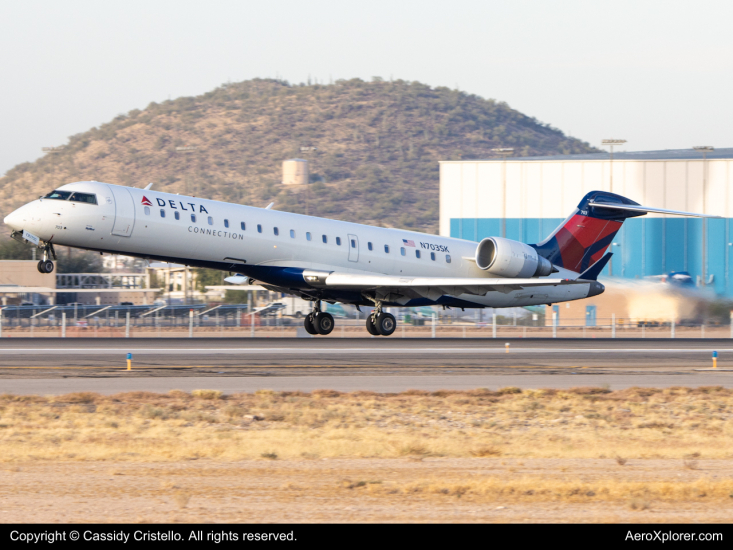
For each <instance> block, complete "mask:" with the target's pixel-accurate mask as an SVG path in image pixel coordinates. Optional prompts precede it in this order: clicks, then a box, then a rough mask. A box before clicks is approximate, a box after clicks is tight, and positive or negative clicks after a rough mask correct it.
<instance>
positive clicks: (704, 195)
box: [693, 145, 715, 286]
mask: <svg viewBox="0 0 733 550" xmlns="http://www.w3.org/2000/svg"><path fill="white" fill-rule="evenodd" d="M693 149H694V150H695V151H699V152H700V153H702V213H703V214H706V213H707V212H705V202H706V199H707V196H708V195H707V179H708V178H707V175H708V163H707V157H708V153H710V152H712V151H715V147H711V146H710V145H696V146H694V147H693ZM707 247H708V220H707V218H703V219H702V286H705V284H706V283H705V272H706V271H707V270H706V269H705V263H706V262H707Z"/></svg>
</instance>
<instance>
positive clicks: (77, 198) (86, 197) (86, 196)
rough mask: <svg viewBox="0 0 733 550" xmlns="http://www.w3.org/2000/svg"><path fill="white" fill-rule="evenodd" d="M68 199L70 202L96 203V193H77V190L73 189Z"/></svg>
mask: <svg viewBox="0 0 733 550" xmlns="http://www.w3.org/2000/svg"><path fill="white" fill-rule="evenodd" d="M69 200H70V201H72V202H86V203H87V204H97V195H92V194H90V193H79V192H78V191H74V194H73V195H71V198H70V199H69Z"/></svg>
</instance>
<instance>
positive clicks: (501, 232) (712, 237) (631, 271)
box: [440, 149, 733, 295]
mask: <svg viewBox="0 0 733 550" xmlns="http://www.w3.org/2000/svg"><path fill="white" fill-rule="evenodd" d="M732 172H733V149H716V150H711V151H707V152H706V153H705V154H704V156H703V153H701V152H700V151H698V150H694V149H682V150H667V151H646V152H635V153H615V154H614V156H613V159H611V158H610V156H609V154H607V153H593V154H588V155H561V156H551V157H523V158H511V157H510V158H506V159H489V160H461V161H442V162H441V163H440V234H441V235H446V236H451V237H457V238H462V239H467V240H472V241H480V240H481V239H483V238H484V237H489V236H505V237H506V238H509V239H515V240H519V241H522V242H525V243H530V244H531V243H537V242H540V241H542V240H543V239H545V238H546V237H547V236H548V235H550V234H551V233H552V232H553V231H554V230H555V228H556V227H557V226H558V225H559V224H560V223H561V222H562V221H563V220H564V219H565V218H567V217H568V215H569V214H570V213H571V212H572V211H573V210H574V209H575V207H576V206H577V205H578V203H579V202H580V200H581V199H582V198H583V196H584V195H585V194H586V193H588V192H589V191H593V190H603V191H611V192H612V193H618V194H619V195H624V196H626V197H628V198H630V199H632V200H634V201H636V202H638V203H639V204H642V205H644V206H650V207H652V206H654V207H659V208H667V209H672V210H684V211H690V212H701V213H705V214H715V215H718V216H722V217H723V219H708V220H705V221H703V220H702V219H699V218H680V217H675V216H664V215H658V214H650V215H647V216H643V217H641V218H633V219H630V220H627V221H626V222H625V223H624V225H623V227H622V228H621V231H619V232H618V234H617V235H616V238H615V239H614V242H613V244H612V246H611V248H610V250H611V251H612V252H613V253H614V256H613V259H612V261H611V262H610V263H609V265H608V266H606V268H605V269H604V272H603V274H604V275H605V276H609V275H611V276H614V277H624V278H631V279H638V278H643V277H648V276H651V275H662V274H665V273H670V272H673V271H686V272H688V273H690V275H692V277H693V279H695V280H696V281H698V284H700V283H702V284H706V285H707V286H710V287H713V288H714V289H715V291H716V292H718V293H720V294H726V295H733V281H731V277H733V272H732V271H731V261H732V260H733V257H732V256H733V250H731V249H732V248H733V242H732V241H733V235H731V218H732V217H733V193H731V191H730V187H731V178H732V177H733V173H732ZM703 241H705V244H704V245H703ZM703 266H704V269H703Z"/></svg>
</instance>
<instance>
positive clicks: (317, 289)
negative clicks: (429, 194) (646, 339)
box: [5, 181, 715, 336]
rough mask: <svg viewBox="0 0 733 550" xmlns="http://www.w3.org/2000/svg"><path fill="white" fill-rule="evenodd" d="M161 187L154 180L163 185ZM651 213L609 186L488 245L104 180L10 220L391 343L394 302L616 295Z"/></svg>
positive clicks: (16, 227) (47, 245) (74, 186)
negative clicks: (344, 318)
mask: <svg viewBox="0 0 733 550" xmlns="http://www.w3.org/2000/svg"><path fill="white" fill-rule="evenodd" d="M151 185H152V184H151ZM648 212H658V213H664V214H677V215H683V216H700V217H715V216H704V215H700V214H692V213H689V212H677V211H671V210H664V209H659V208H648V207H644V206H640V205H639V204H637V203H635V202H633V201H631V200H629V199H627V198H625V197H621V196H619V195H615V194H612V193H607V192H604V191H593V192H591V193H588V194H587V195H586V196H585V197H584V198H583V199H582V201H581V202H580V204H579V205H578V208H577V209H576V210H575V211H574V212H572V213H571V214H570V216H569V217H568V218H567V219H566V220H565V221H564V222H563V223H562V224H560V226H559V227H558V228H557V230H555V232H554V233H553V234H552V235H550V236H549V237H548V238H547V239H545V240H544V241H542V242H541V243H538V244H534V245H529V244H524V243H521V242H518V241H513V240H510V239H505V238H499V237H488V238H486V239H484V240H482V241H481V242H480V243H475V242H471V241H466V240H462V239H452V238H448V237H439V236H436V235H428V234H424V233H415V232H412V231H405V230H401V229H385V228H380V227H372V226H367V225H359V224H355V223H349V222H342V221H335V220H328V219H324V218H316V217H311V216H302V215H300V214H291V213H287V212H279V211H276V210H270V209H269V207H268V208H256V207H251V206H242V205H238V204H230V203H225V202H217V201H211V200H204V199H200V198H196V197H187V196H183V195H173V194H170V193H160V192H158V191H155V190H153V189H151V188H150V185H149V186H148V187H146V188H145V189H137V188H130V187H123V186H119V185H111V184H106V183H100V182H96V181H82V182H76V183H70V184H67V185H64V186H62V187H60V188H58V189H56V190H54V191H52V192H50V193H48V194H47V195H46V196H45V197H41V198H39V199H38V200H34V201H32V202H30V203H28V204H26V205H24V206H22V207H20V208H18V209H17V210H15V211H14V212H12V213H11V214H9V215H8V216H7V217H6V218H5V223H6V224H7V225H9V226H10V227H11V228H12V230H13V231H12V233H11V236H12V237H13V238H15V239H18V240H21V241H22V240H25V241H29V242H31V243H33V244H34V245H36V246H37V247H38V248H39V249H42V250H43V259H42V260H41V261H39V262H38V269H39V271H41V272H42V273H51V272H52V271H53V268H54V264H53V261H52V259H55V258H56V254H55V252H54V248H53V247H54V245H63V246H70V247H75V248H81V249H86V250H93V251H99V252H101V253H105V252H108V253H112V254H124V255H127V256H136V257H140V258H147V259H151V260H161V261H165V262H175V263H179V264H185V265H189V266H196V267H208V268H213V269H219V270H222V271H228V272H235V273H237V275H236V276H234V277H229V278H228V279H227V281H229V282H233V283H238V284H261V285H262V286H264V287H266V288H268V289H271V290H274V291H277V292H284V293H289V294H294V295H297V296H300V297H302V298H305V299H307V300H312V301H313V311H312V313H311V314H310V315H308V316H306V318H305V328H306V330H307V331H308V332H309V333H311V334H322V335H325V334H329V333H330V332H331V331H332V330H333V327H334V320H333V317H332V316H331V315H329V314H328V313H326V312H322V311H321V307H320V306H321V301H322V300H325V301H327V302H342V303H348V304H354V305H356V306H357V307H358V306H360V305H366V306H374V311H373V312H372V313H371V314H370V315H369V317H368V319H367V322H366V328H367V330H368V331H369V333H371V334H373V335H375V336H376V335H382V336H389V335H390V334H392V333H393V332H394V330H395V327H396V321H395V318H394V316H393V315H391V314H390V313H387V312H386V311H383V307H385V306H388V307H399V306H405V307H413V306H425V305H442V306H445V307H458V308H484V307H499V308H501V307H515V306H529V305H540V304H552V303H555V302H563V301H569V300H580V299H583V298H586V297H589V296H595V295H598V294H600V293H602V292H603V291H604V287H603V285H602V284H600V283H599V282H597V281H596V279H597V277H598V274H599V273H600V271H601V270H602V269H603V267H604V266H605V265H606V263H607V262H608V260H609V259H610V257H611V254H610V253H608V254H606V249H607V248H608V246H609V245H610V244H611V242H612V240H613V237H614V235H615V234H616V232H617V231H618V230H619V228H620V227H621V224H622V223H623V221H624V219H626V218H629V217H634V216H641V215H644V214H646V213H648Z"/></svg>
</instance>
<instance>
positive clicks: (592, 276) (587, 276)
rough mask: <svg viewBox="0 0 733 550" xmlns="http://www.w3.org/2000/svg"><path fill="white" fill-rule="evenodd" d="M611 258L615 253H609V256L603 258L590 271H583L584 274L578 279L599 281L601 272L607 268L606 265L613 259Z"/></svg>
mask: <svg viewBox="0 0 733 550" xmlns="http://www.w3.org/2000/svg"><path fill="white" fill-rule="evenodd" d="M611 256H613V252H609V253H608V254H606V255H605V256H603V258H601V259H600V260H598V261H597V262H596V263H594V264H593V265H592V266H590V267H589V268H588V269H586V270H585V271H583V273H581V274H580V275H579V276H578V279H583V280H584V281H597V280H598V275H600V274H601V271H603V268H604V267H606V264H607V263H608V260H610V259H611Z"/></svg>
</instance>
